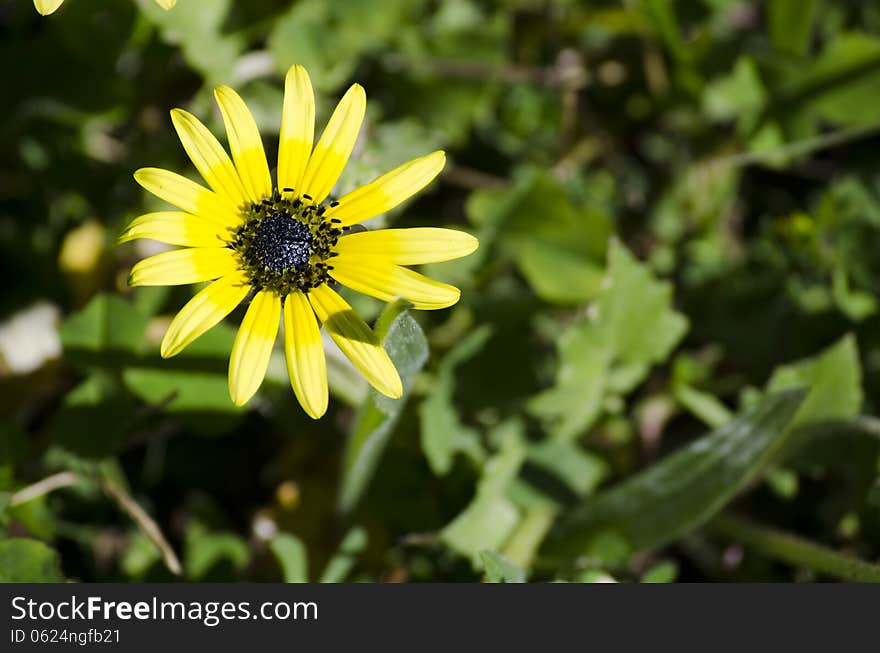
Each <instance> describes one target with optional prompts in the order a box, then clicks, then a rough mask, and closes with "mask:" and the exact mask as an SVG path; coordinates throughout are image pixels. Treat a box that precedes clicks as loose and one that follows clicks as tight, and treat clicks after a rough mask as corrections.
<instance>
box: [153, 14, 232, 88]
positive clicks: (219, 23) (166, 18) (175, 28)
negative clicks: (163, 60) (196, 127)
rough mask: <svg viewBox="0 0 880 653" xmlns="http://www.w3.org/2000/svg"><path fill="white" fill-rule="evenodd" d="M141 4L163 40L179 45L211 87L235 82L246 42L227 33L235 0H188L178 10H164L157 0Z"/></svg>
mask: <svg viewBox="0 0 880 653" xmlns="http://www.w3.org/2000/svg"><path fill="white" fill-rule="evenodd" d="M138 4H139V5H140V8H141V11H142V12H143V14H144V16H146V17H147V19H148V20H149V21H150V22H151V23H153V24H154V25H156V27H157V28H158V30H159V34H160V35H161V37H162V40H163V41H165V42H166V43H168V44H169V45H173V46H178V47H179V48H180V51H181V53H182V54H183V57H184V58H185V59H186V61H187V63H188V64H189V65H190V66H192V68H194V69H195V70H197V71H198V72H199V73H201V74H202V76H203V77H204V79H205V82H206V83H207V84H208V85H210V86H214V85H219V84H229V83H232V82H234V80H235V77H234V73H235V66H236V62H237V61H238V60H239V59H240V57H241V54H242V51H243V50H244V46H245V40H244V38H243V37H241V36H240V35H237V34H227V33H225V31H224V26H225V24H226V22H227V17H228V14H229V10H230V8H231V7H232V4H233V3H232V0H187V2H178V3H177V5H176V6H175V7H174V11H165V10H163V9H161V8H160V7H158V6H157V5H156V3H155V2H153V0H139V2H138Z"/></svg>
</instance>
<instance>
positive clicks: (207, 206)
mask: <svg viewBox="0 0 880 653" xmlns="http://www.w3.org/2000/svg"><path fill="white" fill-rule="evenodd" d="M134 178H135V181H137V183H139V184H140V185H141V186H143V187H144V188H145V189H146V190H148V191H150V192H151V193H152V194H153V195H155V196H156V197H158V198H160V199H163V200H165V201H166V202H168V203H169V204H173V205H174V206H176V207H177V208H179V209H183V210H184V211H186V212H187V213H194V214H196V215H198V216H200V217H202V218H204V219H205V220H210V221H211V222H216V223H217V224H219V225H223V226H226V227H229V226H235V225H238V224H240V223H241V216H240V214H239V211H238V209H237V208H236V207H235V206H234V205H233V204H232V203H231V202H230V201H229V200H228V199H226V198H225V197H223V196H221V195H218V194H217V193H214V192H212V191H210V190H208V189H207V188H205V187H204V186H200V185H199V184H197V183H196V182H194V181H190V180H189V179H187V178H186V177H182V176H181V175H178V174H177V173H175V172H170V171H169V170H162V169H161V168H141V169H140V170H138V171H137V172H135V173H134Z"/></svg>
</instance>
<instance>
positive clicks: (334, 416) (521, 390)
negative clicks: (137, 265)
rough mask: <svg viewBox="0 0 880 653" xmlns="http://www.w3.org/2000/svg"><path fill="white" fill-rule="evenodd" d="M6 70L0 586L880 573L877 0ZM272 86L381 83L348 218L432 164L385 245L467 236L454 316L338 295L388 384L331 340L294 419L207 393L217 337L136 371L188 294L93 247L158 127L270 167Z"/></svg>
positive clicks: (324, 11)
mask: <svg viewBox="0 0 880 653" xmlns="http://www.w3.org/2000/svg"><path fill="white" fill-rule="evenodd" d="M0 53H2V55H3V60H5V61H7V62H14V65H7V66H5V67H4V70H3V72H2V74H0V109H2V115H3V116H4V121H3V125H2V127H0V145H2V149H3V152H4V153H5V155H4V157H3V158H2V160H0V248H2V259H0V266H2V273H3V279H4V283H3V290H2V292H0V387H2V392H0V407H2V421H0V538H2V539H0V580H40V581H51V580H58V579H61V578H69V579H77V580H84V581H167V580H173V579H183V580H192V581H221V580H223V581H228V580H248V581H280V580H283V581H286V582H302V581H306V580H311V581H318V580H322V581H326V582H341V581H352V580H373V581H375V580H382V581H473V580H481V579H484V580H486V581H489V582H523V581H525V580H538V581H540V580H561V581H572V582H597V581H607V580H620V581H638V582H674V581H676V580H684V581H694V580H749V581H780V580H788V581H791V580H821V579H833V578H844V579H851V580H875V579H877V578H880V573H878V568H877V566H876V565H873V564H872V561H874V560H877V559H878V558H880V421H878V420H877V418H876V417H874V415H875V414H876V412H877V410H878V408H877V403H876V402H875V401H874V397H875V396H876V393H877V390H878V381H880V378H878V374H880V311H878V304H877V295H878V293H880V257H878V255H877V252H878V251H880V155H878V152H880V114H878V112H877V106H880V6H878V5H876V4H875V3H868V2H857V1H851V2H831V1H830V0H768V2H758V1H748V0H694V1H685V0H676V1H673V0H668V1H667V0H589V1H575V0H545V1H542V2H536V1H535V0H486V1H477V0H393V1H390V2H383V3H382V4H381V10H377V8H376V6H375V5H374V4H371V3H365V2H359V1H357V0H340V1H337V2H327V1H325V0H299V1H296V2H281V1H275V0H249V1H248V2H233V1H232V0H180V1H179V2H178V4H177V7H176V8H175V9H174V10H172V11H170V12H164V11H162V10H161V9H159V8H158V7H157V6H155V4H154V3H153V2H151V1H148V0H137V1H136V2H123V1H121V0H120V1H118V2H104V1H100V0H76V1H75V2H74V1H72V0H71V1H70V2H66V3H65V4H64V5H63V7H62V8H61V9H60V10H59V11H58V12H57V13H56V14H54V15H53V16H51V17H49V18H41V17H39V16H38V15H37V14H36V12H35V11H34V10H33V6H32V4H31V3H30V2H26V1H25V0H21V1H19V2H14V3H4V4H3V5H2V6H0ZM293 63H301V64H304V65H305V66H306V67H307V68H308V69H309V71H310V73H311V76H312V79H313V80H314V84H315V87H316V90H317V92H318V94H319V97H318V123H319V124H322V123H323V121H324V120H325V119H326V117H327V116H328V115H329V112H330V110H331V109H332V107H333V105H334V103H335V101H336V99H337V98H338V97H339V96H340V95H341V94H342V92H344V89H345V88H346V86H347V85H348V84H350V83H352V82H354V81H357V82H360V83H361V84H362V85H363V86H364V87H365V88H366V90H367V93H368V97H369V104H368V113H367V120H366V123H365V126H364V129H363V133H362V143H361V144H360V145H359V146H358V147H357V149H356V153H355V156H354V157H353V159H352V162H351V164H350V165H349V167H348V169H347V171H346V173H345V174H344V176H343V179H342V180H341V181H340V186H339V188H338V191H341V192H344V191H345V190H348V189H350V188H353V187H354V186H356V185H358V184H360V183H363V182H365V181H368V180H370V179H372V178H373V177H375V176H376V175H377V174H379V173H381V172H384V171H386V170H388V169H390V168H392V167H394V166H395V165H397V164H399V163H401V162H404V161H406V160H407V159H409V158H411V157H414V156H418V155H421V154H424V153H426V152H429V151H431V150H433V149H436V148H443V149H446V150H447V152H448V154H449V157H450V163H449V165H448V166H447V169H446V171H445V173H444V175H443V176H442V177H441V178H440V179H439V180H438V181H437V182H435V183H434V184H433V185H432V186H431V187H429V189H428V190H427V191H426V192H425V193H423V194H422V195H421V196H420V198H419V199H417V200H415V201H413V202H410V203H409V204H407V205H405V206H404V207H403V208H402V209H400V210H397V211H395V212H393V213H392V214H390V215H387V216H383V217H381V218H379V219H378V220H377V221H376V224H394V225H395V226H423V225H432V226H444V225H448V226H454V227H456V228H460V229H465V230H468V231H470V232H472V233H474V234H475V235H477V236H478V237H479V238H480V241H481V247H480V249H479V250H478V251H477V252H476V253H475V254H474V255H472V256H470V257H468V258H465V259H462V260H460V261H457V262H454V263H448V264H439V265H431V266H426V267H427V268H429V271H430V274H431V276H434V277H436V278H439V279H442V280H444V281H448V282H450V283H455V284H457V285H459V286H461V287H462V300H461V302H460V303H459V304H457V305H456V306H455V307H453V308H451V309H447V310H444V311H438V312H435V313H427V312H421V313H416V312H409V311H407V310H406V308H405V306H403V305H401V304H397V303H393V304H391V305H390V306H388V307H383V306H380V305H379V304H378V303H377V302H374V301H373V300H369V299H366V298H363V297H357V296H355V295H353V294H352V295H348V297H349V299H350V300H351V301H352V302H354V304H355V307H356V308H357V310H358V311H360V312H361V313H362V314H364V315H365V316H367V317H368V319H370V320H371V321H373V322H374V323H375V324H376V325H377V329H378V330H379V332H380V334H381V335H382V336H383V338H384V339H385V344H386V346H387V348H388V350H389V353H390V354H391V357H392V359H393V360H394V362H395V364H396V365H397V367H398V369H399V370H400V372H401V376H402V378H403V382H404V387H405V389H406V392H405V396H404V398H403V399H402V400H400V401H390V400H388V399H386V398H384V397H381V396H379V395H377V394H375V393H374V392H373V391H371V390H368V388H367V387H366V385H365V383H364V382H363V380H362V379H361V378H360V377H359V376H357V375H356V374H353V372H352V369H351V367H350V366H349V365H348V364H347V362H346V361H345V360H344V359H343V358H342V357H341V355H340V354H339V353H338V352H335V351H334V350H332V349H331V350H330V351H329V352H328V367H329V375H330V385H331V392H332V395H333V399H332V401H331V409H330V412H329V413H328V415H327V416H326V417H325V418H324V419H323V420H322V421H320V422H313V421H312V420H310V419H309V418H307V417H306V416H305V415H304V414H303V413H302V411H301V410H300V409H299V407H298V405H297V403H296V401H295V400H294V397H293V395H292V392H291V390H290V388H289V386H288V382H287V380H286V373H285V367H284V361H283V357H282V354H281V352H276V353H275V355H274V357H273V360H272V362H271V363H270V369H269V374H268V377H267V380H266V383H265V384H264V386H263V388H262V390H261V392H260V394H259V395H258V397H257V398H256V399H255V400H254V401H253V402H252V403H251V404H250V405H249V406H248V408H247V410H242V409H238V408H236V407H235V406H234V405H233V404H232V403H231V401H230V400H229V399H228V395H227V389H226V369H227V357H228V354H229V350H230V346H231V342H232V339H233V337H234V333H235V324H236V322H237V321H238V320H239V319H240V314H234V316H233V318H232V319H231V320H229V321H227V323H226V324H223V325H220V326H218V327H217V328H215V329H214V330H212V331H211V332H209V333H208V334H207V335H205V336H203V337H202V338H201V339H199V340H198V341H197V342H196V343H194V344H193V345H192V346H191V347H190V348H188V349H187V351H186V352H185V353H184V354H183V355H181V356H179V357H177V358H175V359H173V360H167V361H166V360H161V359H160V358H159V355H158V342H159V340H160V339H161V336H162V333H163V331H164V328H165V327H166V326H167V324H168V321H169V319H170V316H171V315H173V313H174V311H175V310H176V309H177V308H179V307H180V306H181V305H182V304H183V303H184V302H185V301H186V299H187V298H188V297H190V296H191V295H192V293H193V292H194V289H193V288H187V287H183V288H172V289H163V288H139V289H137V290H132V289H130V288H128V287H127V285H126V282H125V279H126V276H127V272H128V270H129V268H130V266H131V265H132V263H133V262H134V261H135V260H137V259H138V258H140V257H142V256H144V255H145V254H147V253H149V252H152V251H156V250H155V248H154V247H153V245H151V244H150V243H144V242H141V243H135V244H127V245H125V246H120V247H117V246H115V244H114V243H115V239H116V236H117V235H118V234H119V232H120V231H121V229H122V227H123V226H124V225H125V224H126V223H127V222H128V221H129V220H130V219H131V218H133V217H135V216H137V215H139V214H141V213H144V212H147V211H150V210H155V209H157V208H158V207H160V206H161V203H159V202H158V201H157V200H155V199H154V198H151V197H148V196H147V195H146V194H144V193H142V192H141V191H140V189H139V188H138V187H137V185H136V184H135V183H134V182H133V180H132V178H131V173H132V172H133V171H134V170H135V169H137V168H139V167H142V166H160V167H165V168H168V169H172V170H180V171H181V172H183V173H185V174H187V175H189V176H194V171H193V169H192V166H191V165H190V164H189V162H188V161H187V159H186V156H185V154H184V152H183V149H182V148H181V147H180V146H179V143H177V142H176V137H175V134H174V130H173V129H172V128H171V124H170V120H169V119H168V113H167V112H168V110H169V109H171V108H173V107H185V108H187V109H189V110H191V111H193V112H194V113H196V114H197V115H199V116H201V117H202V118H203V119H204V120H205V121H206V123H207V124H208V125H209V126H210V127H211V128H212V129H213V130H214V131H215V133H218V134H220V133H222V123H221V121H220V119H219V114H218V112H217V111H216V109H215V108H214V107H213V105H212V99H211V90H212V87H213V86H215V85H217V84H221V83H223V84H229V85H232V86H234V87H235V88H237V89H238V90H239V92H240V93H241V94H242V96H243V97H244V98H245V99H246V101H247V102H248V104H249V106H250V107H251V108H252V110H253V112H254V115H255V117H256V119H257V122H258V123H259V125H260V128H261V131H262V133H263V136H264V139H265V145H266V148H267V153H268V154H269V157H270V160H272V159H273V158H274V157H275V155H276V152H277V150H276V147H277V145H276V141H277V134H278V129H279V126H280V112H281V106H282V76H283V73H284V72H285V71H286V70H287V68H288V67H289V66H290V65H291V64H293ZM874 98H877V101H878V105H875V104H874ZM791 535H797V536H799V537H797V538H794V537H791Z"/></svg>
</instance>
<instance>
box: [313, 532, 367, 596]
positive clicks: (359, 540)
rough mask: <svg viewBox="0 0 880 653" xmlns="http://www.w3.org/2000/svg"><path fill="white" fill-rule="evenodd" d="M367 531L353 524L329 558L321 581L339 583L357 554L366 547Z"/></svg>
mask: <svg viewBox="0 0 880 653" xmlns="http://www.w3.org/2000/svg"><path fill="white" fill-rule="evenodd" d="M367 541H368V538H367V531H365V530H364V529H363V528H361V527H360V526H355V527H354V528H352V529H351V530H350V531H348V532H347V533H346V534H345V537H343V538H342V542H341V543H340V544H339V549H338V550H337V551H336V554H335V555H334V556H333V557H332V558H330V561H329V562H328V563H327V566H326V567H325V568H324V573H323V574H321V580H320V582H322V583H341V582H342V581H344V580H345V579H346V578H348V575H349V574H350V573H351V570H352V569H353V568H354V564H355V562H356V561H357V556H358V555H360V554H361V552H362V551H363V550H364V549H365V548H367Z"/></svg>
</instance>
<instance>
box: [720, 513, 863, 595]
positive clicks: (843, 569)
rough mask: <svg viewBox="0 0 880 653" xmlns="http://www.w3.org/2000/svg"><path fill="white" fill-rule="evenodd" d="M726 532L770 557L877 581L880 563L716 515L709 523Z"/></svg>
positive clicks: (835, 574) (852, 578)
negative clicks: (872, 562) (876, 563)
mask: <svg viewBox="0 0 880 653" xmlns="http://www.w3.org/2000/svg"><path fill="white" fill-rule="evenodd" d="M710 527H711V528H712V529H713V530H715V531H716V532H718V533H721V534H723V535H726V536H727V537H730V538H731V539H734V540H736V541H738V542H741V543H742V544H745V545H746V546H748V547H751V548H753V549H755V550H757V551H760V552H761V553H764V554H765V555H768V556H770V557H771V558H776V559H778V560H782V561H784V562H787V563H789V564H792V565H796V566H799V567H809V568H810V569H813V570H815V571H817V572H820V573H822V574H827V575H828V576H833V577H835V578H840V579H842V580H847V581H854V582H869V583H880V566H878V565H875V564H871V563H870V562H865V561H864V560H859V559H858V558H854V557H852V556H850V555H846V554H843V553H838V552H836V551H834V550H832V549H829V548H828V547H826V546H822V545H820V544H816V543H814V542H810V541H808V540H805V539H803V538H801V537H798V536H796V535H791V534H789V533H783V532H781V531H777V530H775V529H772V528H767V527H765V526H761V525H759V524H755V523H753V522H750V521H748V520H746V519H742V518H740V517H733V516H731V515H719V516H718V517H716V518H715V519H714V520H712V522H711V523H710Z"/></svg>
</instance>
